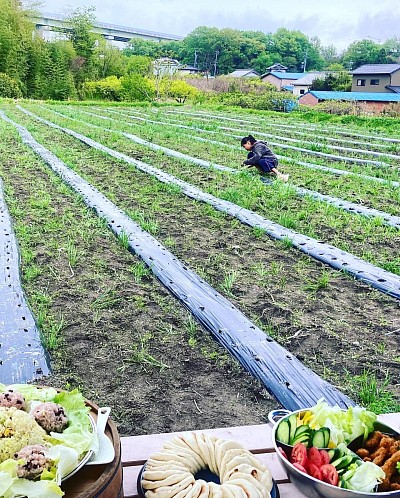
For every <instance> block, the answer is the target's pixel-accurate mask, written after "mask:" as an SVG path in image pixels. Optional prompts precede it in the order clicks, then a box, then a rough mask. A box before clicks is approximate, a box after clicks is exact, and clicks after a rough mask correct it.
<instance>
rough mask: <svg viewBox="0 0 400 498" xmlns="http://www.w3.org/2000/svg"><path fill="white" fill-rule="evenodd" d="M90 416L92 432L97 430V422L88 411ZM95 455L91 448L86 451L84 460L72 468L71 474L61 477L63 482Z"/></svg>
mask: <svg viewBox="0 0 400 498" xmlns="http://www.w3.org/2000/svg"><path fill="white" fill-rule="evenodd" d="M88 417H89V419H90V425H91V426H92V432H96V423H95V421H94V420H93V417H92V416H91V415H90V413H88ZM92 456H93V450H89V451H87V452H86V453H85V455H84V457H83V458H82V460H80V461H79V462H78V465H77V466H76V467H75V468H74V469H73V470H71V472H70V473H69V474H66V475H65V476H64V477H63V478H62V479H61V482H64V481H65V480H66V479H68V478H69V477H71V476H73V475H74V474H76V473H77V472H78V470H80V469H81V468H82V467H83V466H84V465H86V464H87V463H88V460H90V458H91V457H92Z"/></svg>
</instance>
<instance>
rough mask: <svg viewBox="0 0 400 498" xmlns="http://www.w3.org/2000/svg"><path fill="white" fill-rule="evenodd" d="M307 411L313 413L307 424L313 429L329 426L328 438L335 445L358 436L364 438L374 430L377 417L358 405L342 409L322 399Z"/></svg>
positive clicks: (348, 441)
mask: <svg viewBox="0 0 400 498" xmlns="http://www.w3.org/2000/svg"><path fill="white" fill-rule="evenodd" d="M309 411H311V412H312V414H313V418H312V420H311V421H310V423H309V425H310V426H311V427H312V428H313V429H319V428H320V427H329V429H330V431H331V434H330V439H331V441H333V442H334V443H335V444H336V445H338V444H340V443H346V444H348V443H350V442H351V441H353V440H354V439H356V438H357V437H359V436H363V438H364V439H366V438H367V436H368V434H369V433H371V432H372V431H373V430H374V422H375V421H376V418H377V417H376V414H375V413H373V412H370V411H368V410H367V409H365V408H362V407H360V406H351V407H350V408H348V409H347V410H342V409H341V408H340V407H339V406H330V405H328V403H327V402H326V401H324V400H323V399H322V400H319V401H318V403H317V404H316V405H315V406H314V407H312V408H310V409H309Z"/></svg>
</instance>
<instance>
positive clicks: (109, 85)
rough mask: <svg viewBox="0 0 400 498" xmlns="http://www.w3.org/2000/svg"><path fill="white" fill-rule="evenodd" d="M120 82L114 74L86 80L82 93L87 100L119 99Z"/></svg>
mask: <svg viewBox="0 0 400 498" xmlns="http://www.w3.org/2000/svg"><path fill="white" fill-rule="evenodd" d="M121 88H122V84H121V81H120V80H119V78H117V77H116V76H108V77H107V78H104V79H102V80H98V81H86V82H85V83H84V85H83V89H82V92H83V95H84V98H85V99H89V100H116V101H118V100H121Z"/></svg>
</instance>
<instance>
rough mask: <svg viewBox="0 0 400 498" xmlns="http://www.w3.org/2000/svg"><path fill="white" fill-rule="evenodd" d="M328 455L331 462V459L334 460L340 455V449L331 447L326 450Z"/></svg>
mask: <svg viewBox="0 0 400 498" xmlns="http://www.w3.org/2000/svg"><path fill="white" fill-rule="evenodd" d="M328 455H329V462H332V461H333V460H336V459H337V458H339V457H340V456H341V451H340V450H338V449H336V448H332V449H330V450H328Z"/></svg>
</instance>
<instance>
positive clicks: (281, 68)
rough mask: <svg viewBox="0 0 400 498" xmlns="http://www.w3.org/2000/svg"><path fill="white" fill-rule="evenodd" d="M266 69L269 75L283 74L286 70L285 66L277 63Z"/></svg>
mask: <svg viewBox="0 0 400 498" xmlns="http://www.w3.org/2000/svg"><path fill="white" fill-rule="evenodd" d="M267 69H268V72H269V73H272V72H273V71H278V72H281V73H285V72H286V71H287V70H288V68H287V67H286V66H284V65H283V64H280V63H279V62H275V64H272V66H269V67H267Z"/></svg>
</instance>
